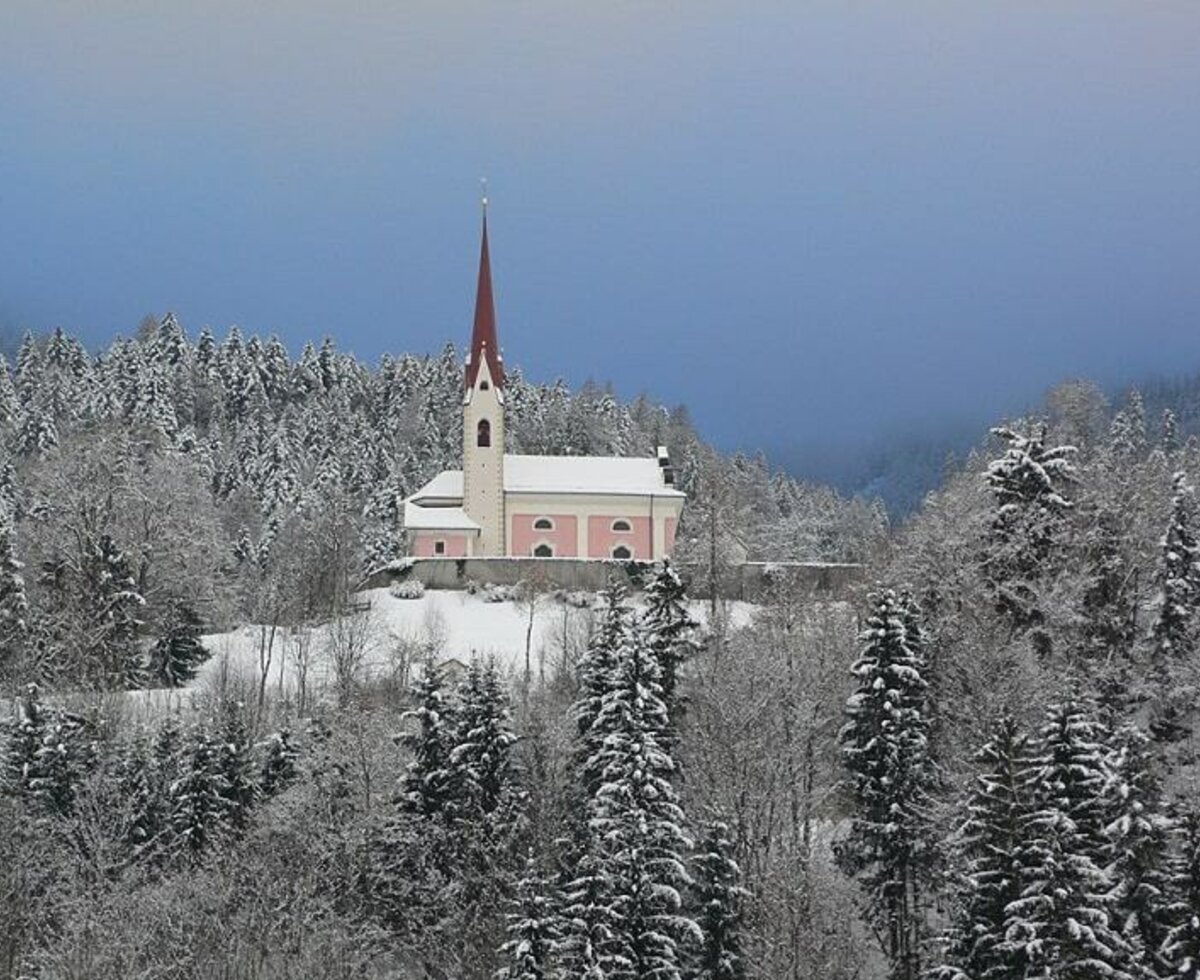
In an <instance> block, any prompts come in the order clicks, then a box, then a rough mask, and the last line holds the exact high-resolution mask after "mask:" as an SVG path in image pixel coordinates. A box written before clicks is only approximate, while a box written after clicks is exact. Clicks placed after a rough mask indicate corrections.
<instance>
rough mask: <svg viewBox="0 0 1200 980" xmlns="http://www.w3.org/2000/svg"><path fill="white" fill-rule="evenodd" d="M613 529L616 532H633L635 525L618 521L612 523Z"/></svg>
mask: <svg viewBox="0 0 1200 980" xmlns="http://www.w3.org/2000/svg"><path fill="white" fill-rule="evenodd" d="M612 529H613V530H614V531H632V530H633V525H631V524H630V523H629V522H628V521H626V520H616V521H613V522H612Z"/></svg>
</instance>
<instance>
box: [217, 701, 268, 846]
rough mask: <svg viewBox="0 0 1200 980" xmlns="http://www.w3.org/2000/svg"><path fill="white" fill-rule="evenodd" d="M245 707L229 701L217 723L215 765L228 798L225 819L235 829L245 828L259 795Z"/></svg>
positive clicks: (239, 703) (225, 797) (225, 805)
mask: <svg viewBox="0 0 1200 980" xmlns="http://www.w3.org/2000/svg"><path fill="white" fill-rule="evenodd" d="M244 716H245V708H244V706H243V705H242V704H241V702H238V701H225V702H224V703H223V704H222V705H221V708H220V712H219V715H218V718H217V724H216V729H215V731H216V737H215V739H214V744H213V746H212V750H213V752H212V767H213V773H214V775H215V776H216V779H217V783H218V785H219V786H220V793H221V796H222V798H223V800H224V818H225V820H227V821H228V822H229V825H230V826H231V827H232V828H233V829H234V830H243V829H244V828H245V827H246V824H247V823H248V822H249V819H250V811H251V810H252V809H253V807H254V802H255V800H256V798H257V796H258V779H257V773H256V772H255V766H254V760H253V758H252V754H251V746H250V737H249V734H248V733H247V731H246V721H245V717H244Z"/></svg>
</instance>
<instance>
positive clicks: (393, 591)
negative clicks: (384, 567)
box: [388, 578, 425, 599]
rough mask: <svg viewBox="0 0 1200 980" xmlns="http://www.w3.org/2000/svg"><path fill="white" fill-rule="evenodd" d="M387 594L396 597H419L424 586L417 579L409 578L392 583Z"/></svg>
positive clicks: (422, 592) (423, 592)
mask: <svg viewBox="0 0 1200 980" xmlns="http://www.w3.org/2000/svg"><path fill="white" fill-rule="evenodd" d="M388 594H389V595H391V596H393V597H394V598H396V599H420V598H421V596H423V595H424V594H425V586H424V585H422V584H421V582H420V581H419V580H418V579H415V578H411V579H408V580H407V581H404V582H395V583H393V584H392V587H391V588H390V589H388Z"/></svg>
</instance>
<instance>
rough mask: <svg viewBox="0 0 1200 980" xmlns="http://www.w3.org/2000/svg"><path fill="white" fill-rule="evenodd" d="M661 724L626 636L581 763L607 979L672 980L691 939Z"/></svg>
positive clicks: (693, 931) (678, 822)
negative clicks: (589, 793) (602, 902)
mask: <svg viewBox="0 0 1200 980" xmlns="http://www.w3.org/2000/svg"><path fill="white" fill-rule="evenodd" d="M666 727H667V711H666V706H665V705H664V704H663V702H662V694H661V688H660V686H659V680H658V664H657V662H656V661H655V659H654V657H653V656H652V655H651V653H650V650H649V648H648V646H647V645H646V642H645V639H644V638H643V637H642V636H641V634H640V633H639V632H638V631H636V630H635V631H630V632H629V633H628V635H627V638H626V641H625V644H624V646H623V647H622V648H621V649H620V650H619V651H618V652H617V664H616V671H615V676H614V680H613V686H612V688H611V690H609V692H608V693H607V694H606V695H605V696H604V699H603V701H602V704H601V707H600V713H599V715H598V716H597V717H596V720H595V722H594V723H593V726H592V728H593V731H594V732H597V733H602V739H601V741H600V743H599V745H598V748H597V750H596V755H595V758H594V760H593V761H592V763H591V764H590V765H589V766H588V771H591V772H598V773H599V784H598V787H597V789H596V792H595V796H594V797H593V798H592V801H591V807H590V814H591V816H590V820H589V830H590V834H591V840H592V842H593V848H594V849H595V855H596V856H597V857H598V858H599V861H600V864H601V865H602V866H603V867H604V868H605V870H606V872H607V873H608V874H609V875H610V876H611V892H610V895H609V901H610V903H611V910H612V916H611V918H612V921H613V922H614V924H615V927H614V928H613V930H612V932H613V934H612V936H611V937H610V943H609V945H608V948H607V949H605V950H603V951H602V954H603V955H604V956H605V957H606V958H607V959H608V960H609V962H610V963H611V964H612V965H611V966H610V967H609V968H608V970H607V975H608V976H612V977H630V978H643V977H645V978H653V980H677V978H679V977H680V976H681V975H682V969H683V966H684V961H685V953H684V947H685V944H686V943H687V942H689V941H691V940H692V939H698V938H699V936H698V929H697V927H696V924H695V922H694V921H692V920H691V919H690V918H688V917H687V916H686V915H685V914H684V913H683V911H682V901H681V892H682V891H683V890H684V889H686V888H687V887H688V886H689V885H690V884H691V881H690V878H689V876H688V874H687V871H686V869H685V867H684V859H683V854H684V853H685V852H686V850H687V849H688V848H689V847H690V846H691V841H690V839H689V838H688V836H687V833H686V831H685V830H684V815H683V811H682V809H681V808H680V807H679V803H678V799H677V796H676V793H675V789H674V787H673V786H672V785H671V779H672V776H673V774H674V772H675V768H676V765H675V761H674V760H673V759H672V757H671V755H670V752H669V750H668V749H667V748H666V747H665V746H664V745H663V744H662V741H661V736H662V733H663V732H664V730H665V729H666Z"/></svg>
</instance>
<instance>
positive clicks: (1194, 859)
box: [1159, 807, 1200, 980]
mask: <svg viewBox="0 0 1200 980" xmlns="http://www.w3.org/2000/svg"><path fill="white" fill-rule="evenodd" d="M1180 831H1181V832H1180V841H1179V852H1178V854H1177V855H1176V857H1175V858H1174V860H1173V861H1172V862H1171V867H1170V872H1169V878H1168V882H1167V884H1168V888H1169V898H1170V903H1171V904H1170V906H1169V907H1168V909H1167V914H1168V917H1169V922H1170V927H1169V929H1168V931H1167V934H1166V936H1165V937H1164V938H1163V942H1162V945H1161V947H1160V948H1159V955H1160V957H1161V960H1162V962H1163V964H1164V966H1165V970H1164V972H1163V976H1164V977H1172V978H1174V980H1200V810H1197V809H1195V808H1194V807H1193V808H1192V809H1189V810H1188V811H1187V812H1186V813H1184V815H1183V818H1182V820H1181V821H1180Z"/></svg>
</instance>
